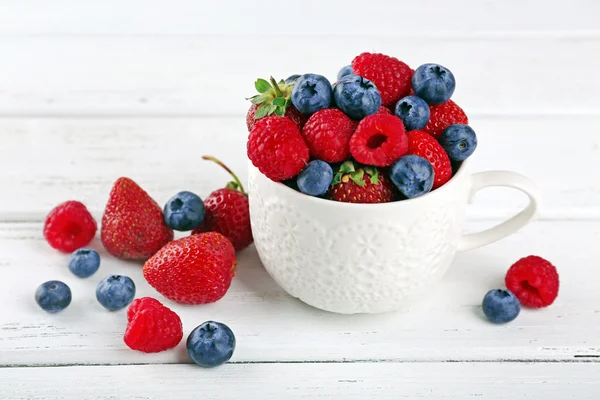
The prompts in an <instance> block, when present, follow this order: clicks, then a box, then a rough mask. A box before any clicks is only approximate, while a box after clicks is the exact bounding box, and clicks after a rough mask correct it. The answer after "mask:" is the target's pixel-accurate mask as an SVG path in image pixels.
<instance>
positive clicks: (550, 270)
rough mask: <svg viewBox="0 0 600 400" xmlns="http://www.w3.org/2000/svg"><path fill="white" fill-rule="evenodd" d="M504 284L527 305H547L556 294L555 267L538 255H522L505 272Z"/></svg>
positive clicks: (557, 282) (556, 275) (557, 284)
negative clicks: (522, 256)
mask: <svg viewBox="0 0 600 400" xmlns="http://www.w3.org/2000/svg"><path fill="white" fill-rule="evenodd" d="M505 284H506V288H507V289H508V290H510V291H511V292H513V293H514V294H515V296H517V298H518V299H519V301H520V302H521V304H523V305H525V306H528V307H534V308H540V307H547V306H549V305H550V304H552V303H553V302H554V300H555V299H556V297H557V296H558V287H559V280H558V272H557V271H556V267H554V265H552V264H551V263H550V262H549V261H547V260H545V259H543V258H542V257H538V256H528V257H524V258H521V259H520V260H519V261H517V262H516V263H514V264H513V265H512V266H511V267H510V268H509V270H508V272H507V273H506V278H505Z"/></svg>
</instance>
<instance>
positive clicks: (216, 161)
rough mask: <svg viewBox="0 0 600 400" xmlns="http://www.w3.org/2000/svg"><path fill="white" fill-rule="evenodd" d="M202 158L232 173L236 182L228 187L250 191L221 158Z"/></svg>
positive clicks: (244, 192)
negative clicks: (245, 188)
mask: <svg viewBox="0 0 600 400" xmlns="http://www.w3.org/2000/svg"><path fill="white" fill-rule="evenodd" d="M271 79H272V78H271ZM202 159H203V160H208V161H212V162H214V163H216V164H218V165H220V166H221V167H222V168H223V169H224V170H225V171H227V172H229V175H231V176H232V177H233V180H234V182H230V183H228V184H227V186H226V187H227V188H228V189H233V188H234V187H235V185H237V188H235V190H238V189H239V191H240V192H242V193H243V194H245V195H248V193H246V191H245V190H244V185H242V182H241V181H240V178H238V177H237V175H236V174H234V173H233V171H232V170H230V169H229V167H228V166H227V165H225V164H223V162H222V161H221V160H219V159H218V158H216V157H213V156H202ZM232 183H235V185H232Z"/></svg>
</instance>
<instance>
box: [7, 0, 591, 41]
mask: <svg viewBox="0 0 600 400" xmlns="http://www.w3.org/2000/svg"><path fill="white" fill-rule="evenodd" d="M365 6H366V5H365V4H364V3H354V4H353V3H352V2H348V1H347V0H346V1H343V0H335V1H326V2H325V1H319V0H302V1H300V0H294V1H286V2H282V3H278V4H274V3H272V2H269V1H252V2H247V1H242V0H221V1H194V0H170V1H164V0H162V1H161V0H159V1H156V0H151V1H143V0H127V1H122V0H107V1H102V2H93V3H91V4H85V3H84V2H81V1H77V0H58V1H53V2H52V7H48V5H47V3H46V2H44V1H43V0H5V1H3V2H2V3H0V34H28V35H33V34H35V35H39V34H93V35H98V34H134V35H140V34H141V35H147V34H163V35H164V34H167V35H192V34H230V33H236V34H256V33H259V34H263V33H267V32H269V33H278V34H292V33H293V34H308V35H315V34H326V35H330V34H334V35H341V34H354V33H356V32H357V29H358V30H360V32H361V33H362V34H377V35H413V36H414V35H419V36H420V35H427V34H430V33H431V31H433V32H436V31H437V32H440V31H441V32H447V31H450V32H461V33H462V34H471V33H473V32H493V31H500V32H510V31H514V30H516V31H528V32H538V31H567V30H579V31H581V30H597V29H598V25H597V23H596V20H595V17H596V16H597V15H598V14H599V13H600V8H599V6H598V3H597V2H595V1H593V0H575V1H572V2H570V3H569V5H568V6H565V5H564V4H562V3H557V2H547V1H543V0H527V1H519V0H507V1H479V0H459V1H453V2H448V1H443V0H424V1H418V2H398V1H393V0H392V1H391V0H375V1H371V2H369V4H368V8H366V9H363V7H365Z"/></svg>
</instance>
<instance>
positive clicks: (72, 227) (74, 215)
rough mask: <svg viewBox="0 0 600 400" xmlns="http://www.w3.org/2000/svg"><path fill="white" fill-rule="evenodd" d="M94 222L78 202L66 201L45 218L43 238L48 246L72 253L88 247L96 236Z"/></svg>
mask: <svg viewBox="0 0 600 400" xmlns="http://www.w3.org/2000/svg"><path fill="white" fill-rule="evenodd" d="M96 229H97V225H96V221H95V220H94V217H92V215H91V214H90V212H89V211H88V209H87V208H85V206H84V205H83V204H82V203H80V202H78V201H73V200H71V201H66V202H64V203H62V204H59V205H58V206H56V207H55V208H54V209H53V210H52V211H50V214H48V216H47V217H46V222H45V223H44V237H45V238H46V241H47V242H48V244H49V245H50V246H52V247H53V248H55V249H57V250H60V251H62V252H65V253H72V252H74V251H75V250H77V249H80V248H82V247H84V246H86V245H88V244H89V243H90V242H91V241H92V239H93V238H94V235H96Z"/></svg>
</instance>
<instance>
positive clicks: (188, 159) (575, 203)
mask: <svg viewBox="0 0 600 400" xmlns="http://www.w3.org/2000/svg"><path fill="white" fill-rule="evenodd" d="M471 125H472V126H473V127H474V129H475V130H476V131H477V132H478V134H479V149H478V150H477V152H476V153H475V155H474V156H473V159H472V165H471V169H472V170H473V171H481V170H488V169H510V170H515V171H518V172H521V173H523V174H525V175H528V176H530V177H531V178H532V179H533V180H534V181H536V182H537V183H538V184H539V186H540V187H541V189H542V205H541V207H542V208H541V217H542V218H589V217H593V218H596V217H599V216H600V150H599V148H600V139H599V138H598V136H597V135H593V134H590V133H591V132H596V131H599V130H600V117H595V118H592V117H588V118H581V119H577V120H573V119H571V118H559V117H553V118H544V119H539V118H535V117H530V118H525V117H523V118H512V119H505V118H501V119H496V118H484V117H481V118H477V117H476V118H472V120H471ZM566 132H568V134H567V133H566ZM567 136H568V139H567ZM246 137H247V130H246V126H245V122H244V119H243V118H242V117H232V118H181V119H172V118H113V119H100V118H34V119H13V118H6V119H0V142H1V143H2V145H1V146H0V160H1V161H0V162H1V163H2V165H3V166H4V168H2V169H0V187H4V188H10V192H11V196H0V220H1V219H4V220H7V219H8V220H13V221H14V220H24V219H25V220H32V219H33V220H42V218H43V217H44V216H45V215H46V214H47V212H48V211H49V210H50V209H51V208H52V207H54V206H55V205H56V204H58V203H60V202H63V201H65V200H67V199H78V200H81V201H83V202H84V203H85V204H87V205H88V207H90V209H92V210H93V211H94V213H95V214H96V215H100V214H101V212H102V210H103V208H104V205H105V204H106V200H107V198H108V193H109V191H110V188H111V186H112V183H113V182H114V181H115V180H116V179H117V178H118V177H119V176H129V177H131V178H133V179H134V180H136V181H137V182H139V183H140V184H141V185H142V186H143V187H144V188H145V189H146V190H147V191H148V192H149V193H150V194H151V195H152V196H153V197H154V198H155V199H156V200H157V201H158V203H159V204H164V202H166V201H167V200H168V199H169V198H170V197H171V196H172V195H173V194H175V193H177V192H178V191H181V190H191V191H194V192H197V193H198V194H199V195H201V196H206V195H208V194H209V193H210V192H211V191H212V190H214V189H216V188H218V187H221V186H223V185H224V184H225V183H226V182H227V179H228V176H227V174H226V173H225V172H224V171H222V170H220V168H219V167H217V166H216V165H212V164H211V163H208V162H206V161H203V160H201V159H200V156H201V155H202V154H213V155H216V156H218V157H220V158H222V159H223V161H225V162H226V163H227V164H229V165H230V167H231V168H233V169H234V170H235V171H237V172H238V173H239V174H240V176H242V178H243V179H245V175H246V171H247V161H246V154H245V153H246V151H245V148H246ZM17 199H18V200H17ZM525 203H526V198H525V196H521V195H520V194H519V193H517V192H513V191H512V190H509V189H488V190H485V191H482V192H480V194H479V195H478V196H477V198H476V199H475V203H474V204H473V205H472V206H471V209H470V213H471V214H470V215H473V216H476V217H483V218H488V217H494V218H496V217H500V216H506V215H508V214H510V213H511V212H514V211H515V210H516V209H518V208H520V207H522V206H523V205H524V204H525Z"/></svg>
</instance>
